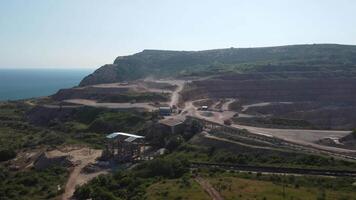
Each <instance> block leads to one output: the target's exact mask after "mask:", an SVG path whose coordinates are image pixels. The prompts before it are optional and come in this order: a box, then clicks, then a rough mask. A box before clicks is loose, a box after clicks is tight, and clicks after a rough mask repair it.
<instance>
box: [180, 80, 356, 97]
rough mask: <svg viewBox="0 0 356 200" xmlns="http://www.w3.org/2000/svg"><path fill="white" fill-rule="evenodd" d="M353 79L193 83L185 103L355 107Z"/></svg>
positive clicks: (184, 94) (188, 90) (355, 89)
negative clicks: (214, 101) (233, 101)
mask: <svg viewBox="0 0 356 200" xmlns="http://www.w3.org/2000/svg"><path fill="white" fill-rule="evenodd" d="M355 91H356V77H346V78H345V77H327V78H326V77H325V78H324V77H316V78H299V77H298V78H293V77H292V78H289V77H287V78H283V77H276V78H272V77H271V78H265V77H263V75H260V76H256V75H251V78H246V77H245V76H240V75H236V76H222V77H219V78H215V79H208V80H202V81H194V82H192V83H191V84H190V85H189V86H188V87H187V88H186V89H185V90H184V91H183V93H182V96H183V98H184V100H193V99H201V98H207V97H214V98H238V99H242V100H244V101H248V102H283V101H284V102H287V101H290V102H301V101H318V102H329V103H330V102H332V103H347V104H356V92H355Z"/></svg>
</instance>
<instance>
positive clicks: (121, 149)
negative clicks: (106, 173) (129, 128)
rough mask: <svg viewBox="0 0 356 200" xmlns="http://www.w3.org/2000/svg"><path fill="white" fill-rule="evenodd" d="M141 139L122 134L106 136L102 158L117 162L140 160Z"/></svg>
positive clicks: (141, 137) (137, 136) (142, 143)
mask: <svg viewBox="0 0 356 200" xmlns="http://www.w3.org/2000/svg"><path fill="white" fill-rule="evenodd" d="M143 139H144V137H143V136H140V135H134V134H129V133H123V132H116V133H112V134H110V135H107V136H106V148H105V150H104V151H103V158H105V159H108V160H115V161H118V162H132V161H136V160H141V151H142V148H143V145H144V141H143Z"/></svg>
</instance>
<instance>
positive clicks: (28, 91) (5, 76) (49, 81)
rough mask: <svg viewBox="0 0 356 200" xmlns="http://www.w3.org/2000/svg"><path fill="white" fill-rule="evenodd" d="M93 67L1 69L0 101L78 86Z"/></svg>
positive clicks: (24, 97) (48, 93)
mask: <svg viewBox="0 0 356 200" xmlns="http://www.w3.org/2000/svg"><path fill="white" fill-rule="evenodd" d="M93 71H94V70H93V69H0V101H6V100H19V99H28V98H33V97H42V96H48V95H52V94H54V93H56V92H57V91H58V90H59V89H62V88H71V87H74V86H77V85H78V84H79V83H80V81H81V80H82V79H83V78H84V77H85V76H87V75H89V74H90V73H92V72H93Z"/></svg>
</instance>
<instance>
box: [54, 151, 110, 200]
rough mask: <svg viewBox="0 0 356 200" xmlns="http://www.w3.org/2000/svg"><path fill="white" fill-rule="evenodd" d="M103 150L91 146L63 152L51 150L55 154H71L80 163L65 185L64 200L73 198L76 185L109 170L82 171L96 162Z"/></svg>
mask: <svg viewBox="0 0 356 200" xmlns="http://www.w3.org/2000/svg"><path fill="white" fill-rule="evenodd" d="M101 152H102V150H93V149H89V148H82V149H79V150H73V151H70V152H68V153H63V152H59V151H54V152H51V154H52V155H53V154H55V155H70V156H71V157H72V159H71V160H72V161H73V162H75V163H76V162H77V163H79V164H78V165H76V166H75V167H74V169H73V170H72V172H71V174H70V175H69V179H68V181H67V184H66V186H65V190H64V193H63V195H62V200H68V199H71V197H72V195H73V193H74V191H75V187H76V186H77V185H82V184H84V183H86V182H88V181H89V180H90V179H92V178H94V177H96V176H98V175H100V174H105V173H107V171H100V172H96V173H91V174H83V173H80V172H81V171H82V169H83V168H84V167H85V166H86V165H88V164H89V163H94V162H95V160H96V159H97V158H98V157H99V156H100V155H101Z"/></svg>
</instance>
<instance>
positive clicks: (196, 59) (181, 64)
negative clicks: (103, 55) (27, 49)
mask: <svg viewBox="0 0 356 200" xmlns="http://www.w3.org/2000/svg"><path fill="white" fill-rule="evenodd" d="M355 54H356V46H347V45H336V44H317V45H292V46H281V47H265V48H229V49H216V50H206V51H164V50H144V51H142V52H140V53H137V54H134V55H131V56H124V57H118V58H117V59H116V60H115V61H114V63H113V64H111V65H105V66H103V67H101V68H100V69H98V70H97V71H95V72H94V73H93V74H91V75H89V76H88V77H86V78H85V79H84V80H83V81H82V82H81V84H80V85H90V84H96V83H107V82H115V81H122V80H132V79H138V78H143V77H147V76H157V77H160V76H185V75H199V76H202V75H211V74H216V73H226V72H238V73H241V72H281V71H336V70H341V71H352V70H355V69H356V57H355Z"/></svg>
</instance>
